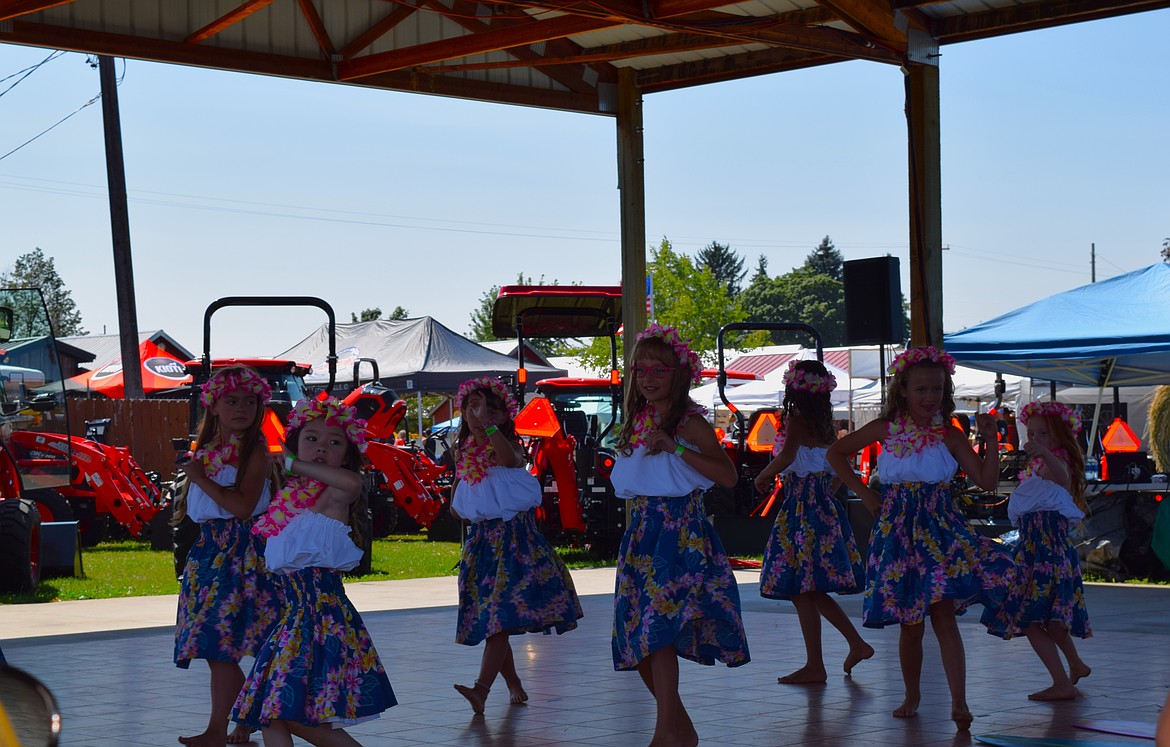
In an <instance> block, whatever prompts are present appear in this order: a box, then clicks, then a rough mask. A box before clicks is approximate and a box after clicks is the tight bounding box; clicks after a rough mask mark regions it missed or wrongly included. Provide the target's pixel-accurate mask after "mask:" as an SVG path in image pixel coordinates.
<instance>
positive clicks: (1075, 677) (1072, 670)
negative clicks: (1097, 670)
mask: <svg viewBox="0 0 1170 747" xmlns="http://www.w3.org/2000/svg"><path fill="white" fill-rule="evenodd" d="M1092 673H1093V668H1092V667H1090V666H1089V665H1088V664H1085V663H1084V662H1081V665H1080V666H1078V667H1069V668H1068V678H1069V679H1070V680H1071V681H1072V683H1073V684H1074V685H1075V684H1077V683H1078V682H1080V681H1081V680H1083V679H1084V678H1085V677H1088V676H1089V675H1090V674H1092Z"/></svg>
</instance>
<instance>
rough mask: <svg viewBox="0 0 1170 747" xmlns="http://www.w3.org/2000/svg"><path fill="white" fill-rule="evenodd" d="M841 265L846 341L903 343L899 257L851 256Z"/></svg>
mask: <svg viewBox="0 0 1170 747" xmlns="http://www.w3.org/2000/svg"><path fill="white" fill-rule="evenodd" d="M842 268H843V270H844V273H845V275H844V279H845V344H846V345H871V344H874V343H879V344H885V343H899V342H902V341H903V340H904V332H903V329H902V281H901V275H900V274H899V272H898V258H897V257H874V258H873V259H854V260H850V261H849V262H845V263H844V264H843V266H842Z"/></svg>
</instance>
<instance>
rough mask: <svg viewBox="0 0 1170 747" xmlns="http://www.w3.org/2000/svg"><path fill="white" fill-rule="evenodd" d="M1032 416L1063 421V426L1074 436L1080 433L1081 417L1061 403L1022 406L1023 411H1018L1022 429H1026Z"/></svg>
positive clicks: (1032, 403) (1036, 402)
mask: <svg viewBox="0 0 1170 747" xmlns="http://www.w3.org/2000/svg"><path fill="white" fill-rule="evenodd" d="M1033 415H1041V416H1043V417H1046V418H1059V419H1060V420H1062V421H1064V424H1065V425H1067V426H1068V428H1069V430H1071V431H1072V432H1073V433H1074V434H1077V433H1080V432H1081V416H1080V415H1078V414H1076V412H1074V411H1073V409H1072V408H1071V407H1069V406H1068V405H1066V404H1064V403H1062V402H1040V401H1035V402H1029V403H1028V404H1026V405H1024V409H1022V410H1020V422H1021V423H1023V424H1024V427H1027V425H1028V420H1029V419H1030V418H1031V417H1032V416H1033Z"/></svg>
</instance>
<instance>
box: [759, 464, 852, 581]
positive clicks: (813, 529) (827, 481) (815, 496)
mask: <svg viewBox="0 0 1170 747" xmlns="http://www.w3.org/2000/svg"><path fill="white" fill-rule="evenodd" d="M832 481H833V477H832V475H830V474H828V473H826V472H813V473H810V474H807V475H805V476H803V477H798V476H797V475H795V474H792V475H788V476H787V477H786V478H785V479H784V501H783V502H782V503H781V504H780V510H779V512H778V513H777V514H776V523H775V524H774V525H773V526H772V534H771V536H770V537H768V545H767V546H766V547H765V548H764V563H763V566H762V568H761V569H760V596H762V597H767V598H769V599H791V598H792V597H794V596H797V595H798V594H804V593H805V592H809V591H824V592H830V591H833V592H837V593H838V594H856V593H857V592H859V591H861V587H862V583H863V580H864V578H865V567H864V566H863V565H862V564H861V553H860V552H858V550H857V541H856V540H855V539H854V538H853V528H852V527H851V526H850V525H849V517H848V516H847V515H846V514H845V507H844V506H842V505H841V504H840V503H839V502H838V501H837V500H835V499H834V498H833V496H832V493H831V492H830V488H831V485H832Z"/></svg>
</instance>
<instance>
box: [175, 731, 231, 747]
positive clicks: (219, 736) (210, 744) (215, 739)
mask: <svg viewBox="0 0 1170 747" xmlns="http://www.w3.org/2000/svg"><path fill="white" fill-rule="evenodd" d="M179 741H180V742H182V743H183V744H185V745H188V747H224V745H225V744H227V727H226V726H225V727H224V729H223V731H215V732H213V731H212V730H211V729H208V730H207V731H205V732H203V733H202V734H196V735H195V736H193V737H179Z"/></svg>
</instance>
